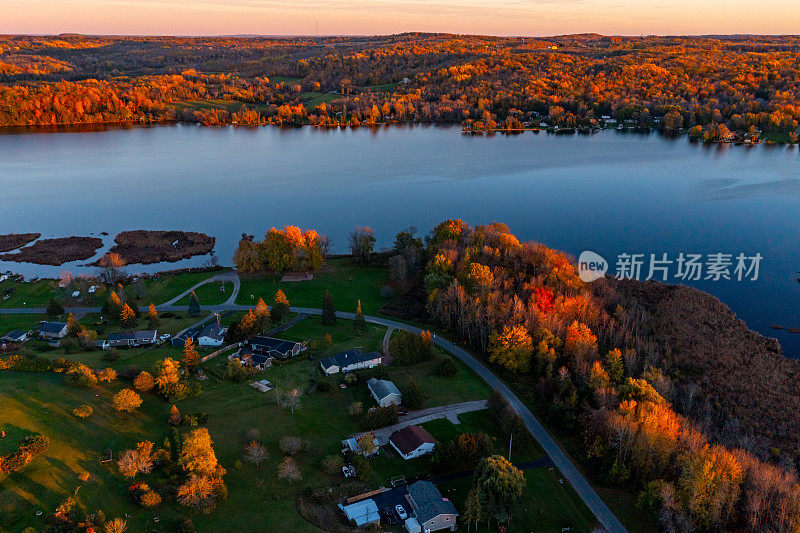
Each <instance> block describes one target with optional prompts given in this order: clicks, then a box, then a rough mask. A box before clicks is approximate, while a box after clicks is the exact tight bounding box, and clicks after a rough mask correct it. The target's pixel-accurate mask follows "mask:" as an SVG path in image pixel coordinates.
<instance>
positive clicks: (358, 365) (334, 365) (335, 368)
mask: <svg viewBox="0 0 800 533" xmlns="http://www.w3.org/2000/svg"><path fill="white" fill-rule="evenodd" d="M382 357H383V356H382V355H381V354H380V352H368V353H362V352H361V350H360V349H358V348H354V349H352V350H347V351H345V352H339V353H337V354H335V355H332V356H331V357H325V358H324V359H323V360H322V361H320V366H321V367H322V372H323V373H324V374H325V375H326V376H330V375H331V374H338V373H339V372H350V371H352V370H359V369H362V368H374V367H376V366H378V365H380V364H381V361H382V360H383V359H382Z"/></svg>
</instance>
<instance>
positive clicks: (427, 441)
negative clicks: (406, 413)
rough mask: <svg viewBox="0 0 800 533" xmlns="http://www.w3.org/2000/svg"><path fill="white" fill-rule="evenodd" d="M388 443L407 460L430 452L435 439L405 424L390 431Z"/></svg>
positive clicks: (420, 428)
mask: <svg viewBox="0 0 800 533" xmlns="http://www.w3.org/2000/svg"><path fill="white" fill-rule="evenodd" d="M389 444H391V445H392V448H394V449H395V450H397V451H398V453H399V454H400V455H402V456H403V459H405V460H409V459H414V458H415V457H419V456H421V455H425V454H426V453H431V452H432V451H433V448H434V447H435V446H436V439H434V438H433V436H432V435H431V434H430V433H428V432H427V431H426V430H425V429H424V428H422V427H420V426H406V427H404V428H403V429H399V430H397V431H395V432H394V433H392V436H391V437H389ZM420 523H421V521H420Z"/></svg>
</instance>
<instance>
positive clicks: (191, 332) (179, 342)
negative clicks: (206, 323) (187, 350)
mask: <svg viewBox="0 0 800 533" xmlns="http://www.w3.org/2000/svg"><path fill="white" fill-rule="evenodd" d="M202 328H203V326H194V327H192V328H187V329H186V330H184V332H183V333H181V334H180V335H175V336H174V337H172V339H171V340H170V342H171V343H172V345H173V346H184V345H186V340H187V339H188V338H190V337H191V338H192V339H194V338H195V337H196V336H197V334H198V333H200V330H201V329H202Z"/></svg>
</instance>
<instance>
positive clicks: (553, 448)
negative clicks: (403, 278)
mask: <svg viewBox="0 0 800 533" xmlns="http://www.w3.org/2000/svg"><path fill="white" fill-rule="evenodd" d="M159 308H160V310H169V311H173V310H174V311H185V310H186V309H187V306H182V307H181V306H175V305H171V304H170V305H167V304H164V305H162V306H159ZM203 308H204V309H206V310H209V311H212V312H220V311H246V310H247V309H249V307H248V306H246V305H236V304H234V303H230V300H229V302H226V303H224V304H221V305H211V306H204V307H203ZM146 309H147V308H144V307H143V308H142V310H143V311H146ZM99 310H100V308H97V307H91V308H71V309H68V311H70V312H76V311H79V312H87V313H96V312H98V311H99ZM290 310H291V311H292V312H294V313H300V314H307V315H321V314H322V310H321V309H312V308H306V307H292V308H291V309H290ZM45 311H46V310H45V309H44V308H38V309H37V308H24V309H0V314H22V313H36V314H44V313H45ZM336 315H337V316H338V317H339V318H342V319H347V320H352V319H353V318H354V317H355V315H354V313H344V312H337V313H336ZM212 316H213V315H212ZM364 319H365V320H366V321H367V322H369V323H372V324H378V325H381V326H385V327H387V328H395V329H402V330H406V331H411V332H413V333H417V334H419V333H421V332H422V330H421V329H420V328H417V327H414V326H409V325H407V324H403V323H402V322H397V321H394V320H388V319H385V318H379V317H373V316H365V317H364ZM433 341H434V342H435V343H436V345H437V346H440V347H441V348H443V349H445V350H446V351H448V352H450V353H451V354H452V355H454V356H455V357H458V358H459V359H461V360H462V361H463V362H464V363H465V364H466V365H467V366H468V367H470V368H471V369H472V370H473V371H474V372H475V373H476V374H478V375H479V376H480V377H481V378H482V379H483V380H484V381H485V382H486V383H487V384H489V386H490V387H492V388H493V389H494V390H497V391H499V392H500V394H502V395H503V397H504V398H505V399H506V400H507V401H508V403H509V404H510V405H511V407H512V408H514V410H515V411H516V412H517V413H518V414H519V415H520V417H522V420H523V421H524V422H525V425H526V426H527V428H528V431H530V432H531V434H532V435H533V437H534V438H535V439H536V440H537V441H538V443H539V445H540V446H541V447H542V448H543V449H544V451H545V452H546V453H547V455H548V456H549V457H550V458H551V459H552V460H553V464H555V466H556V467H558V469H559V470H560V471H561V473H562V474H563V475H564V477H565V478H566V479H567V481H569V483H570V484H571V485H572V487H573V488H574V489H575V492H576V493H577V494H578V496H580V498H581V499H582V500H583V502H584V503H585V504H586V506H587V507H588V508H589V509H590V510H591V511H592V513H594V515H595V517H597V520H598V521H599V522H600V524H601V525H602V526H603V527H604V528H605V529H606V530H607V531H608V532H609V533H627V530H626V529H625V526H623V525H622V522H620V521H619V519H618V518H617V517H616V516H615V515H614V513H612V512H611V509H609V508H608V506H607V505H606V504H605V502H604V501H603V500H602V499H601V498H600V496H599V495H598V494H597V492H596V491H595V490H594V488H592V486H591V484H590V483H589V481H588V480H587V479H586V478H585V477H584V476H583V474H581V472H580V471H579V470H578V468H577V467H576V466H575V465H574V464H573V463H572V461H571V460H570V459H569V457H567V454H565V453H564V451H563V450H562V449H561V448H560V447H559V446H558V444H557V443H556V441H555V440H553V437H551V436H550V434H549V433H548V432H547V430H546V429H545V428H544V426H542V424H541V422H539V420H538V419H537V418H536V417H535V416H534V414H533V413H532V412H531V411H530V409H528V408H527V406H525V404H524V403H523V402H522V401H521V400H520V399H519V398H518V397H517V395H516V394H514V392H513V391H512V390H511V389H510V388H509V387H508V385H506V384H505V383H503V381H501V380H500V378H498V377H497V376H495V375H494V373H492V371H491V370H489V369H488V368H487V367H485V366H484V365H483V364H482V363H481V362H480V361H478V360H477V359H475V358H474V357H473V356H472V355H470V354H469V353H468V352H467V351H466V350H464V349H462V348H460V347H459V346H456V345H455V344H453V343H452V342H450V341H448V340H446V339H443V338H442V337H439V336H438V335H434V337H433Z"/></svg>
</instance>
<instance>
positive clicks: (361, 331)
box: [353, 300, 367, 335]
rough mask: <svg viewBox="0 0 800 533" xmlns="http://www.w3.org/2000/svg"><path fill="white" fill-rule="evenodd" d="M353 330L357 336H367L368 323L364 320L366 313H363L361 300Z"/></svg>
mask: <svg viewBox="0 0 800 533" xmlns="http://www.w3.org/2000/svg"><path fill="white" fill-rule="evenodd" d="M353 329H354V330H355V332H356V335H366V333H367V321H366V320H364V313H362V312H361V300H359V301H358V308H357V309H356V317H355V319H354V320H353Z"/></svg>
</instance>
